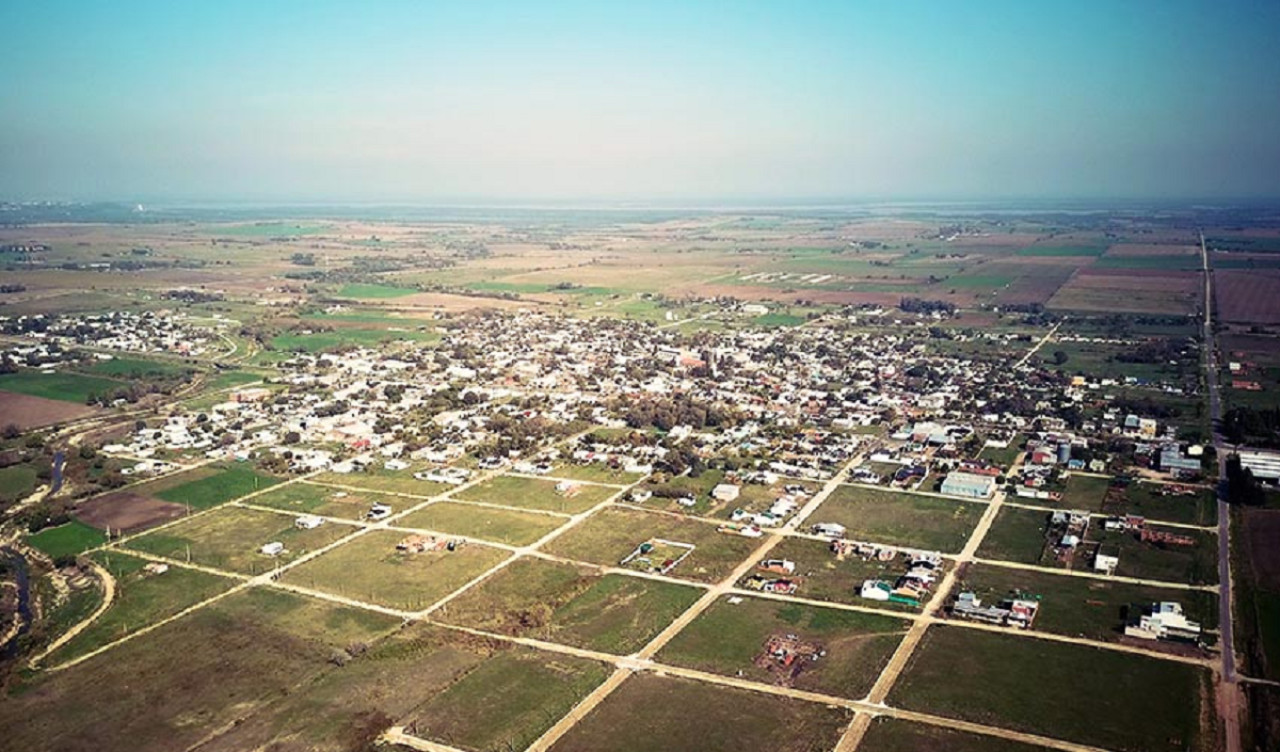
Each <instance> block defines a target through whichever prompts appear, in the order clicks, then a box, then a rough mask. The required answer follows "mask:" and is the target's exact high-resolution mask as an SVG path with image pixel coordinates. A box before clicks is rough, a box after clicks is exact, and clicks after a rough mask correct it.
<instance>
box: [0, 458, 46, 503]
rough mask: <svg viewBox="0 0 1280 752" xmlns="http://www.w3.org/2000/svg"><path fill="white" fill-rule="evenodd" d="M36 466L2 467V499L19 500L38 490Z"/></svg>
mask: <svg viewBox="0 0 1280 752" xmlns="http://www.w3.org/2000/svg"><path fill="white" fill-rule="evenodd" d="M37 480H39V479H38V478H37V477H36V468H35V467H34V466H32V465H29V464H26V465H10V466H9V467H0V501H6V502H9V501H17V500H18V499H22V498H26V497H27V496H30V495H31V493H32V492H33V491H35V490H36V481H37Z"/></svg>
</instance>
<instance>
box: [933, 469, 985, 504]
mask: <svg viewBox="0 0 1280 752" xmlns="http://www.w3.org/2000/svg"><path fill="white" fill-rule="evenodd" d="M995 490H996V479H995V478H992V477H991V476H989V475H979V474H977V473H968V472H962V471H959V470H957V471H954V472H951V473H947V477H946V479H945V480H943V481H942V493H944V494H946V495H948V496H963V497H965V498H969V499H989V498H991V494H993V493H995Z"/></svg>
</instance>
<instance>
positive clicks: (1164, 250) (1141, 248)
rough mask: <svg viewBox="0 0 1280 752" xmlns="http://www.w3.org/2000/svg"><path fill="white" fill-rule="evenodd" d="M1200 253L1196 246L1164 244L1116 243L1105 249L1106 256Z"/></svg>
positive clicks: (1190, 254) (1188, 254)
mask: <svg viewBox="0 0 1280 752" xmlns="http://www.w3.org/2000/svg"><path fill="white" fill-rule="evenodd" d="M1199 252H1200V246H1198V245H1183V244H1181V243H1177V244H1168V245H1166V244H1164V243H1116V244H1115V245H1113V246H1111V247H1110V248H1108V249H1107V252H1106V254H1105V255H1107V256H1129V257H1133V256H1194V255H1196V254H1197V253H1199Z"/></svg>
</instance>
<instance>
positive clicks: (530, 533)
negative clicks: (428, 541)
mask: <svg viewBox="0 0 1280 752" xmlns="http://www.w3.org/2000/svg"><path fill="white" fill-rule="evenodd" d="M565 522H567V520H566V519H565V518H564V517H556V516H553V515H549V514H540V513H537V512H516V511H513V510H508V509H493V508H491V507H482V506H478V505H476V504H466V503H462V502H453V501H437V502H435V503H433V504H429V505H428V506H425V507H423V508H422V509H419V510H418V511H416V512H413V513H412V514H409V515H406V516H405V517H403V518H401V519H399V520H397V521H396V524H397V525H398V526H400V527H416V528H422V529H424V530H435V531H438V532H441V533H449V534H451V535H465V536H467V537H468V538H480V539H481V540H488V541H493V542H495V543H505V544H507V545H508V546H527V545H529V544H530V543H533V542H535V541H537V540H539V539H540V538H542V537H543V536H545V535H546V534H547V533H550V532H551V531H552V530H555V529H556V528H558V527H560V526H561V525H563V524H564V523H565Z"/></svg>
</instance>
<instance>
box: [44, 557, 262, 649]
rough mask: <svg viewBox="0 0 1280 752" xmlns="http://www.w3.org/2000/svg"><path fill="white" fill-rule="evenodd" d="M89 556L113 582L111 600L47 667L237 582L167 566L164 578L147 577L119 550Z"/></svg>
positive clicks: (134, 559) (134, 560)
mask: <svg viewBox="0 0 1280 752" xmlns="http://www.w3.org/2000/svg"><path fill="white" fill-rule="evenodd" d="M93 558H94V559H95V560H96V561H97V562H98V563H99V564H101V565H102V566H103V567H104V568H105V569H106V570H107V571H108V572H110V573H111V576H112V577H113V578H115V581H116V597H115V600H114V601H112V603H111V606H110V607H108V608H107V610H106V611H105V612H103V614H102V615H101V616H99V617H98V619H97V620H96V621H94V622H93V623H92V624H91V625H90V626H89V627H88V628H87V629H85V630H84V631H83V632H81V633H80V634H78V635H76V636H75V637H73V638H72V639H71V640H70V641H69V642H67V643H66V644H65V645H63V646H62V647H60V648H58V650H57V651H56V652H55V653H54V654H53V655H52V656H51V657H50V659H49V662H50V663H58V662H62V661H67V660H71V659H72V658H76V657H79V656H81V655H84V654H85V653H89V652H92V651H93V650H96V649H97V648H100V647H102V646H103V645H107V644H109V643H111V642H114V641H115V640H118V639H120V638H122V637H125V636H128V635H130V634H132V633H134V632H136V631H137V630H139V629H142V628H143V627H147V626H150V625H152V624H155V623H156V622H158V621H162V620H164V619H167V618H168V617H170V616H173V615H174V614H176V613H178V612H180V611H182V610H183V609H185V608H187V607H189V606H192V605H194V604H196V603H199V602H201V601H203V600H206V599H208V598H212V597H213V596H215V595H217V594H219V593H222V592H225V591H226V590H228V589H230V588H231V587H232V586H233V585H235V584H236V581H235V580H234V579H231V578H229V577H219V576H218V575H214V574H209V573H207V572H201V571H197V570H194V569H186V568H183V567H169V571H167V572H165V573H164V574H148V573H147V572H145V571H144V570H143V566H145V565H146V563H147V560H146V559H143V558H140V557H137V556H129V555H127V554H123V553H120V552H118V551H110V552H107V551H101V552H98V553H97V554H95V555H94V557H93Z"/></svg>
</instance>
